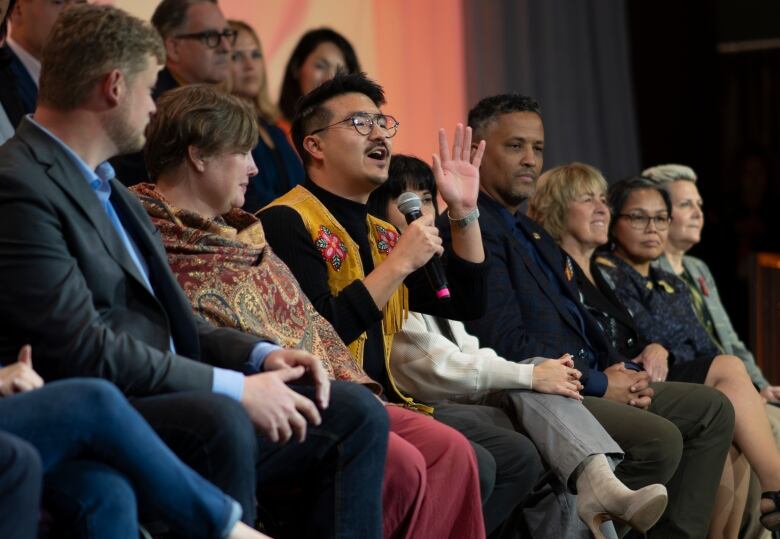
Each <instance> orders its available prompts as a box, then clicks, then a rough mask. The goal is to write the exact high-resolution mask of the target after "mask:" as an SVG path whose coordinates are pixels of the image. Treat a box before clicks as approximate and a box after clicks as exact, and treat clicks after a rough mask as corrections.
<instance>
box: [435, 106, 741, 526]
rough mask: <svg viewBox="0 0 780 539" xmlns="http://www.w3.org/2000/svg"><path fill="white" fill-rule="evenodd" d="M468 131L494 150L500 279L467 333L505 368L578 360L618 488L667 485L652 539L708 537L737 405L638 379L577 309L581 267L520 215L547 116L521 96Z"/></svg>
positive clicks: (473, 116) (685, 387) (486, 184)
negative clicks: (567, 357)
mask: <svg viewBox="0 0 780 539" xmlns="http://www.w3.org/2000/svg"><path fill="white" fill-rule="evenodd" d="M469 126H471V127H472V129H473V130H474V137H475V140H474V143H475V144H476V143H478V142H479V141H481V140H485V141H486V142H487V146H486V150H485V155H484V157H483V159H482V164H481V166H480V194H479V200H478V206H479V211H480V223H481V227H480V230H481V232H482V241H483V244H484V246H485V250H486V251H487V252H488V253H489V256H488V260H489V263H490V272H491V273H490V279H488V309H487V311H486V312H487V313H489V315H488V316H485V317H483V318H482V319H480V320H477V321H474V322H468V323H467V324H466V325H467V327H468V329H469V331H470V332H472V333H474V334H475V335H476V336H478V337H479V339H480V340H481V341H482V342H484V343H485V345H487V346H490V347H492V348H494V349H495V350H496V351H497V352H498V353H499V354H500V355H502V356H503V357H505V358H507V359H515V360H518V361H519V360H522V359H526V358H529V357H534V356H542V357H559V356H561V355H562V354H564V353H569V354H571V355H572V356H574V358H575V364H576V365H575V366H576V367H577V368H578V369H579V370H580V371H581V372H582V373H583V380H582V382H583V384H584V385H585V390H584V392H585V394H586V395H590V397H586V399H585V401H584V402H585V405H586V406H587V407H588V409H589V410H590V411H591V412H592V413H593V415H594V416H595V417H596V418H597V419H598V420H599V421H600V422H601V423H602V424H603V426H604V427H605V428H606V430H607V431H608V432H609V433H610V435H611V436H612V437H613V438H614V439H615V441H616V442H617V443H618V444H619V445H620V446H621V447H622V448H623V449H624V451H625V460H624V461H623V462H622V463H621V464H620V465H618V467H617V469H616V474H617V475H618V477H619V478H620V479H621V480H622V481H623V482H624V483H626V484H627V485H628V486H629V487H631V488H640V487H643V486H645V485H648V484H650V483H655V482H660V483H665V484H667V488H668V491H669V504H668V507H667V510H666V512H665V514H664V516H662V517H661V520H660V521H659V522H658V524H657V525H656V526H655V528H653V530H651V531H650V534H649V535H650V537H687V538H697V537H704V536H706V532H707V528H708V523H709V518H710V513H711V512H712V506H713V503H714V499H715V491H716V488H717V485H718V482H719V479H720V470H721V468H722V466H723V462H724V459H725V456H726V453H727V452H728V448H729V446H730V444H731V438H732V433H733V429H734V412H733V409H732V408H731V405H730V404H729V402H728V401H727V400H726V398H725V397H724V396H723V395H721V394H720V393H718V392H717V391H714V390H712V389H711V388H708V387H705V386H699V385H691V384H679V383H653V384H652V386H651V385H650V380H649V378H648V376H647V373H645V372H644V371H634V370H630V368H629V367H631V366H632V365H631V363H630V358H621V357H618V356H617V354H616V353H615V352H614V351H613V350H611V348H610V345H609V343H608V342H607V340H606V339H605V337H604V336H603V334H602V333H601V331H600V329H599V328H598V326H597V323H596V322H595V320H593V319H592V318H591V317H590V315H589V314H588V313H587V312H586V311H585V309H584V308H583V306H582V304H581V303H580V302H579V296H578V295H577V294H576V292H575V289H574V286H573V284H572V283H571V278H572V273H571V268H568V269H567V264H571V263H572V262H569V261H567V260H566V259H565V258H564V256H563V255H562V252H561V250H560V249H559V248H558V246H557V245H556V244H555V242H554V241H553V239H552V237H550V235H549V234H547V232H546V231H545V230H544V229H543V228H542V227H541V226H539V225H537V224H536V223H534V222H533V221H532V220H531V219H529V218H528V217H526V216H525V215H524V214H523V213H522V212H521V211H519V208H520V206H521V204H522V203H523V202H524V201H525V200H526V199H527V198H528V197H529V196H530V195H531V194H532V193H533V190H534V186H535V183H536V179H537V177H538V176H539V173H540V172H541V170H542V163H543V159H544V127H543V124H542V116H541V111H540V109H539V106H538V104H537V103H536V102H535V101H533V100H532V99H530V98H528V97H525V96H520V95H499V96H494V97H489V98H486V99H483V100H482V101H480V103H478V104H477V106H476V107H474V108H473V109H472V110H471V111H470V112H469ZM445 241H446V239H445ZM625 362H629V363H628V364H627V365H628V366H627V365H626V364H625ZM681 436H682V440H681ZM678 461H679V465H678Z"/></svg>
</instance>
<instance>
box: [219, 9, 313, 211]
mask: <svg viewBox="0 0 780 539" xmlns="http://www.w3.org/2000/svg"><path fill="white" fill-rule="evenodd" d="M228 25H229V26H230V29H231V30H233V31H234V32H236V42H235V44H234V45H233V51H232V55H231V61H230V78H229V80H230V92H231V93H232V94H233V95H235V96H238V97H240V98H241V99H244V100H246V101H247V102H248V103H250V104H251V105H252V108H253V109H254V111H255V114H257V128H258V129H257V131H258V134H259V139H258V141H257V145H256V146H255V147H254V148H253V149H252V158H253V159H254V160H255V163H256V164H257V168H259V169H260V172H259V173H258V174H255V175H254V176H252V177H251V178H249V185H248V186H247V190H246V195H245V196H244V206H243V209H244V210H245V211H248V212H250V213H255V212H256V211H258V210H260V209H261V208H262V207H263V206H265V205H266V204H268V203H269V202H271V201H272V200H274V199H275V198H278V197H280V196H282V195H283V194H285V193H286V192H287V191H289V190H290V189H292V188H293V187H295V186H296V185H298V184H299V183H303V180H304V178H305V174H304V172H303V165H301V159H300V158H299V157H298V154H297V153H295V150H294V149H293V147H292V145H291V144H290V141H289V140H288V139H287V135H285V133H284V131H283V130H282V129H281V128H279V127H278V126H277V125H276V122H277V121H278V120H279V118H280V117H281V113H280V112H279V109H278V108H277V106H276V105H275V104H274V103H273V101H271V97H270V96H269V95H268V77H267V75H266V69H265V57H264V56H263V49H262V47H261V45H260V38H259V37H258V36H257V33H255V31H254V30H253V29H252V27H251V26H249V25H248V24H246V23H245V22H242V21H233V20H231V21H228Z"/></svg>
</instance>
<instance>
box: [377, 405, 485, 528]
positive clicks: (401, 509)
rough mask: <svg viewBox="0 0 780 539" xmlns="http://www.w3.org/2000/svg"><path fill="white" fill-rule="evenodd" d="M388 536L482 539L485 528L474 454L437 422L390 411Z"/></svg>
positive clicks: (385, 503)
mask: <svg viewBox="0 0 780 539" xmlns="http://www.w3.org/2000/svg"><path fill="white" fill-rule="evenodd" d="M387 413H388V415H389V417H390V437H389V441H388V446H387V463H386V466H385V482H384V486H383V489H382V495H383V496H384V498H383V502H382V508H383V511H384V536H385V537H386V538H392V539H396V538H397V539H400V538H405V537H409V538H414V539H446V538H456V537H457V538H463V539H482V538H484V537H485V523H484V521H483V517H482V502H481V500H480V495H479V475H478V472H477V461H476V457H475V456H474V451H473V449H472V448H471V445H470V444H469V442H468V440H466V438H465V437H463V435H462V434H460V433H459V432H457V431H456V430H454V429H452V428H450V427H448V426H446V425H444V424H443V423H439V422H438V421H436V420H434V419H433V418H432V417H429V416H426V415H423V414H420V413H417V412H413V411H411V410H407V409H405V408H400V407H398V406H387Z"/></svg>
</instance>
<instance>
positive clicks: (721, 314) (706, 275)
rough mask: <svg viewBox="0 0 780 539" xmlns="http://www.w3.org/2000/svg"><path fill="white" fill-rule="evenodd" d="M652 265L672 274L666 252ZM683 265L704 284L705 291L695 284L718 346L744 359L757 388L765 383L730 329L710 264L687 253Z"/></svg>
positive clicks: (744, 347) (766, 383)
mask: <svg viewBox="0 0 780 539" xmlns="http://www.w3.org/2000/svg"><path fill="white" fill-rule="evenodd" d="M654 265H656V266H657V267H659V268H660V269H662V270H664V271H667V272H669V273H671V274H674V270H673V269H672V266H671V264H669V260H667V258H666V256H662V257H661V258H659V259H658V260H657V261H655V262H654ZM683 266H685V269H686V270H688V273H690V274H691V277H693V279H694V280H695V281H696V282H697V283H701V282H703V283H704V285H705V286H706V291H707V293H706V294H705V291H704V289H702V286H701V284H699V291H700V292H701V293H702V297H703V298H704V303H705V305H706V306H707V309H708V310H709V312H710V316H711V317H712V322H713V324H714V325H715V333H716V334H717V335H718V340H719V341H720V344H721V346H723V351H724V352H725V353H727V354H732V355H735V356H737V357H738V358H740V359H741V360H742V361H744V362H745V368H747V371H748V374H749V375H750V379H751V380H752V381H753V383H754V384H755V385H756V386H758V388H759V389H763V388H764V387H766V386H768V385H769V381H768V380H767V379H766V378H764V375H763V373H762V372H761V369H760V368H759V367H758V365H757V364H756V360H755V358H754V357H753V354H752V353H751V352H750V350H748V349H747V346H745V343H743V342H742V341H741V340H740V338H739V335H737V332H736V331H734V326H733V325H732V324H731V320H730V319H729V315H728V314H726V309H724V308H723V303H722V302H721V301H720V295H719V294H718V287H717V286H716V285H715V279H713V278H712V273H710V268H708V267H707V264H705V263H704V261H703V260H701V259H699V258H696V257H693V256H688V255H685V256H684V257H683Z"/></svg>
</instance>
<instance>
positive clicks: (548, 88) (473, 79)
mask: <svg viewBox="0 0 780 539" xmlns="http://www.w3.org/2000/svg"><path fill="white" fill-rule="evenodd" d="M464 10H465V13H464V20H465V27H466V74H467V85H468V87H467V94H466V95H467V99H468V105H469V107H472V106H474V105H475V104H476V103H477V101H479V100H480V99H482V98H483V97H487V96H490V95H494V94H498V93H506V92H519V93H524V94H528V95H531V96H533V97H535V98H536V99H537V100H539V102H540V104H541V106H542V114H543V116H544V126H545V139H546V140H545V169H547V168H550V167H552V166H554V165H559V164H563V163H567V162H570V161H575V160H576V161H583V162H586V163H589V164H592V165H594V166H596V167H598V168H600V169H601V170H602V172H603V173H604V175H605V177H606V178H607V180H615V179H619V178H622V177H625V176H628V175H631V174H636V173H637V172H639V167H640V157H639V143H638V135H637V125H636V114H635V110H634V100H633V91H632V78H631V66H630V64H631V57H630V43H629V38H628V32H629V30H628V21H627V14H626V8H625V5H624V2H622V1H618V0H613V1H599V2H571V1H569V0H544V1H540V0H487V1H485V0H465V1H464Z"/></svg>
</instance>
